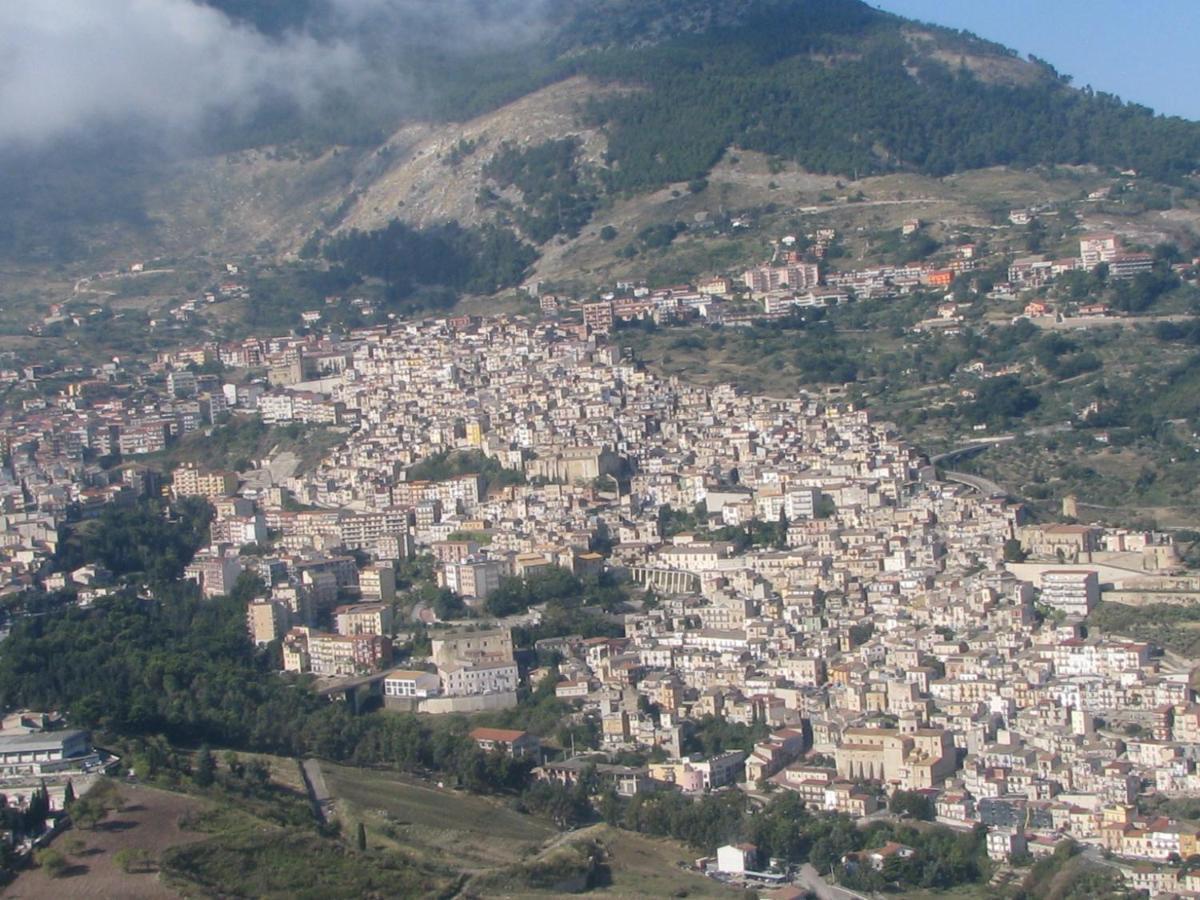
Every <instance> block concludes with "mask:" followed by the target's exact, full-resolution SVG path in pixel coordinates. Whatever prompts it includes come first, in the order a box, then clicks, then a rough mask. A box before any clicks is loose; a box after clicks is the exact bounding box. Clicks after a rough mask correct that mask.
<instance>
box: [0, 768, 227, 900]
mask: <svg viewBox="0 0 1200 900" xmlns="http://www.w3.org/2000/svg"><path fill="white" fill-rule="evenodd" d="M121 796H122V798H123V799H124V800H125V808H124V809H123V810H121V811H120V812H116V813H113V814H111V815H110V816H109V817H108V818H107V819H106V820H105V821H103V822H101V823H100V824H99V825H97V826H96V828H95V829H93V830H91V831H84V830H81V829H71V830H70V831H67V832H65V833H63V834H61V835H59V836H58V837H57V838H56V839H55V840H54V843H53V844H52V846H53V848H54V849H55V850H57V851H59V852H60V853H62V854H64V855H65V856H67V857H68V859H69V860H70V862H71V868H70V869H69V870H68V875H67V876H66V877H63V878H50V877H49V876H48V875H46V874H45V873H44V872H42V871H40V870H37V869H31V870H28V871H26V872H23V873H22V874H21V875H20V877H18V878H17V880H16V881H14V882H13V883H12V884H11V885H9V886H8V888H7V889H5V890H4V892H3V894H2V896H4V897H6V898H21V900H26V898H30V900H32V898H46V900H61V898H63V897H105V898H108V897H112V898H122V900H123V898H143V897H147V898H148V897H153V898H159V897H177V896H179V895H178V894H176V893H175V892H174V891H171V890H169V889H168V888H166V887H165V886H164V885H162V884H160V883H159V880H158V874H157V872H146V873H136V874H129V875H127V874H125V873H124V872H122V871H121V870H120V869H119V868H117V865H116V863H115V862H114V856H115V855H116V853H117V852H118V851H119V850H124V849H126V848H137V849H139V850H147V851H149V852H150V854H151V855H152V856H154V857H157V856H158V855H159V854H160V853H162V852H163V851H164V850H166V849H167V848H168V847H174V846H178V845H180V844H187V843H191V842H193V841H197V840H203V839H204V838H206V837H208V835H205V834H198V833H194V832H185V831H182V830H180V828H179V818H180V816H182V815H184V814H185V813H187V812H191V811H194V810H197V809H200V808H201V807H202V805H203V803H202V801H199V800H195V799H192V798H190V797H185V796H183V795H181V794H172V793H168V792H166V791H160V790H157V789H155V788H148V787H140V786H129V785H122V786H121ZM78 842H81V844H82V846H81V847H80V848H76V847H74V846H72V845H73V844H76V843H78Z"/></svg>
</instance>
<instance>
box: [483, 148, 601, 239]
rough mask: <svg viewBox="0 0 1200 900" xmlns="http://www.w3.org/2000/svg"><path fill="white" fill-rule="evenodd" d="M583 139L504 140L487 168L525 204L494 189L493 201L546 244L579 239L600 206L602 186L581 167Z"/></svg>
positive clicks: (492, 177)
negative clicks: (557, 238)
mask: <svg viewBox="0 0 1200 900" xmlns="http://www.w3.org/2000/svg"><path fill="white" fill-rule="evenodd" d="M579 147H580V142H579V139H578V138H574V137H567V138H561V139H558V140H550V141H546V142H545V143H542V144H536V145H534V146H532V147H525V148H520V147H516V146H514V145H512V144H507V143H506V144H504V145H503V146H502V147H501V148H500V151H499V152H498V153H497V154H496V155H495V156H493V157H492V159H491V160H490V161H489V162H488V164H487V165H486V166H484V169H483V174H484V177H485V178H487V179H489V180H490V181H492V182H493V183H495V184H496V185H497V186H498V187H500V188H501V189H502V190H503V189H506V188H515V189H516V190H518V191H519V192H520V193H521V199H522V205H521V206H513V205H512V204H509V203H506V202H505V201H503V200H502V198H501V197H499V196H498V195H496V194H495V192H490V193H489V194H488V195H487V197H486V198H485V200H486V201H487V203H488V204H494V205H500V206H501V207H503V208H506V209H507V210H508V212H509V213H510V214H511V215H512V216H513V218H514V220H515V221H516V223H517V224H518V225H519V226H520V228H521V231H522V232H524V233H525V234H526V235H527V236H528V237H529V238H530V239H531V240H533V241H534V242H536V243H538V244H544V243H545V242H546V241H548V240H550V239H551V238H552V237H555V236H556V235H559V234H563V235H566V236H567V237H572V238H573V237H578V235H579V232H580V230H581V229H582V228H583V227H584V226H585V225H586V224H587V223H588V222H589V221H590V220H591V218H592V213H593V212H594V210H595V208H596V203H597V199H598V197H597V192H596V188H595V187H594V186H593V185H592V184H590V183H589V181H588V179H587V177H586V175H585V174H584V173H583V172H582V171H581V168H580V167H579V166H577V165H576V156H577V154H578V152H579Z"/></svg>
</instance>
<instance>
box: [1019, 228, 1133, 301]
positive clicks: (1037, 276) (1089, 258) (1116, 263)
mask: <svg viewBox="0 0 1200 900" xmlns="http://www.w3.org/2000/svg"><path fill="white" fill-rule="evenodd" d="M1101 263H1104V264H1105V265H1106V266H1107V267H1108V277H1109V278H1115V279H1118V280H1120V279H1127V278H1133V277H1134V276H1136V275H1138V274H1139V273H1141V272H1149V271H1150V270H1151V269H1153V268H1154V256H1153V254H1150V253H1134V252H1130V251H1128V250H1126V249H1125V247H1124V245H1123V243H1122V241H1121V237H1120V235H1118V234H1114V233H1111V232H1108V233H1095V234H1087V235H1084V236H1083V237H1081V238H1080V239H1079V255H1078V256H1069V257H1065V258H1063V259H1049V258H1047V257H1045V256H1025V257H1020V258H1018V259H1015V260H1013V262H1012V263H1011V264H1010V265H1009V267H1008V280H1009V282H1010V283H1011V284H1012V285H1014V286H1016V287H1020V288H1034V287H1041V286H1042V285H1046V284H1049V283H1050V282H1051V281H1053V280H1054V279H1055V278H1056V277H1057V276H1059V275H1062V274H1065V273H1067V272H1075V271H1088V272H1090V271H1091V270H1093V269H1095V268H1096V266H1098V265H1100V264H1101Z"/></svg>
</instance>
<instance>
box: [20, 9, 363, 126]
mask: <svg viewBox="0 0 1200 900" xmlns="http://www.w3.org/2000/svg"><path fill="white" fill-rule="evenodd" d="M358 64H359V58H358V54H357V52H356V51H355V49H354V48H353V47H352V46H351V45H350V44H348V43H345V42H342V41H337V42H331V43H321V42H319V41H317V40H316V39H314V38H313V37H311V36H307V35H302V34H288V35H286V36H285V37H284V38H282V39H281V40H279V41H275V40H271V39H269V38H267V37H265V36H263V35H262V34H260V33H259V32H257V31H255V30H253V29H251V28H249V27H246V26H243V25H239V24H235V23H234V22H232V21H230V20H229V19H228V18H226V17H225V16H224V15H223V14H222V13H219V12H217V11H215V10H213V9H211V8H209V7H206V6H200V5H197V4H196V3H194V2H191V0H36V2H31V0H0V143H7V144H14V143H15V144H26V145H28V144H36V143H37V142H40V141H43V140H46V139H52V138H58V137H66V136H70V135H71V134H72V133H75V132H78V131H82V130H83V129H86V128H88V127H92V126H96V125H100V124H104V123H108V122H123V121H125V120H128V119H129V118H130V117H136V118H137V119H141V120H144V121H146V122H149V123H154V124H156V125H162V126H166V127H168V128H173V129H184V128H187V127H189V126H191V125H193V124H195V123H196V122H197V121H198V119H199V118H200V117H201V116H202V115H204V114H205V113H206V112H209V111H212V110H218V109H225V108H232V109H234V110H235V111H237V110H242V111H247V110H249V109H251V108H252V107H253V106H254V104H255V103H256V102H257V100H258V99H259V98H261V97H262V96H263V95H264V93H265V92H268V91H278V92H283V93H285V94H287V95H288V96H291V97H293V98H295V99H297V100H299V101H301V102H307V101H310V100H312V99H314V98H315V96H316V95H317V92H318V90H319V88H320V86H321V85H322V84H326V83H328V82H329V81H331V80H336V81H339V82H340V81H346V80H349V78H350V77H351V76H352V74H353V72H354V70H355V67H356V66H357V65H358Z"/></svg>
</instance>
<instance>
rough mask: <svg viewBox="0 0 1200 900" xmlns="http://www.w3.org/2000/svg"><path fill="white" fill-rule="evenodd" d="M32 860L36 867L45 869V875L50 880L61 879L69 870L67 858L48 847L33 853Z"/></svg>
mask: <svg viewBox="0 0 1200 900" xmlns="http://www.w3.org/2000/svg"><path fill="white" fill-rule="evenodd" d="M33 858H34V861H35V862H36V863H37V864H38V867H39V868H42V869H45V870H46V874H47V875H49V876H50V877H51V878H62V877H63V876H64V875H66V874H67V870H68V869H69V868H70V863H68V862H67V858H66V857H65V856H63V855H62V854H61V853H59V852H58V851H57V850H54V849H52V848H50V847H47V848H45V849H43V850H38V851H37V852H35V853H34V855H33Z"/></svg>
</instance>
